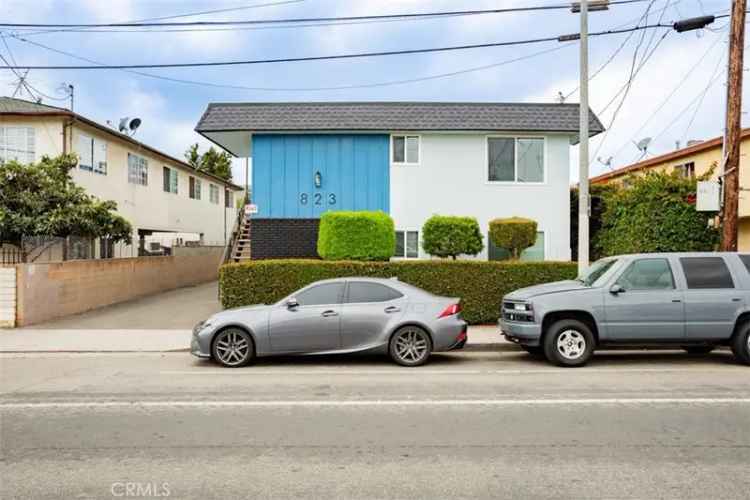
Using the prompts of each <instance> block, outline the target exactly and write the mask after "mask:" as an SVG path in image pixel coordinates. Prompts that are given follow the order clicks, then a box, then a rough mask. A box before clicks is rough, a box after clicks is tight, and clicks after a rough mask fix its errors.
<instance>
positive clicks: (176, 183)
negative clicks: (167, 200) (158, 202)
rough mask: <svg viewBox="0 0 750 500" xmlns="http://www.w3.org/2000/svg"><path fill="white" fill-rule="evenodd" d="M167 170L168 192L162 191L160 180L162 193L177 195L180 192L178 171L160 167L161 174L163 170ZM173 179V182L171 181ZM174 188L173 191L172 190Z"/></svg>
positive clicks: (172, 168) (165, 166)
mask: <svg viewBox="0 0 750 500" xmlns="http://www.w3.org/2000/svg"><path fill="white" fill-rule="evenodd" d="M165 168H166V169H167V170H168V171H169V191H164V186H163V184H164V183H163V179H162V191H164V192H165V193H169V194H179V192H180V174H179V171H178V170H177V169H176V168H174V167H168V166H167V165H164V166H163V167H162V173H163V172H164V169H165ZM173 179H174V181H173ZM172 188H174V190H172Z"/></svg>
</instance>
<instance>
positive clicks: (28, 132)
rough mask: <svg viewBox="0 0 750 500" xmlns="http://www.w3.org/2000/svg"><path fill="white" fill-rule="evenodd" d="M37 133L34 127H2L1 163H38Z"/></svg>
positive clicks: (0, 139)
mask: <svg viewBox="0 0 750 500" xmlns="http://www.w3.org/2000/svg"><path fill="white" fill-rule="evenodd" d="M35 150H36V132H35V130H34V128H33V127H0V163H5V162H6V161H11V160H15V161H17V162H19V163H25V164H28V163H34V161H36V154H35V153H36V151H35Z"/></svg>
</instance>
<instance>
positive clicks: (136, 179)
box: [127, 153, 148, 186]
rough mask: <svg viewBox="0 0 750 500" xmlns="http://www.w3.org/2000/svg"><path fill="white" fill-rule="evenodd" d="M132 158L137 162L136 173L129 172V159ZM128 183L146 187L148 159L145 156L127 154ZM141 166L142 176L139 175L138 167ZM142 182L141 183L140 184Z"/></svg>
mask: <svg viewBox="0 0 750 500" xmlns="http://www.w3.org/2000/svg"><path fill="white" fill-rule="evenodd" d="M131 156H132V157H133V158H135V159H136V161H137V166H138V167H139V171H138V172H133V171H131V165H130V157H131ZM127 158H128V159H127V162H128V183H129V184H135V185H136V186H148V158H146V157H145V156H141V155H137V154H135V153H128V157H127ZM141 160H142V161H141ZM141 166H143V175H141V172H140V167H141ZM141 181H143V182H141Z"/></svg>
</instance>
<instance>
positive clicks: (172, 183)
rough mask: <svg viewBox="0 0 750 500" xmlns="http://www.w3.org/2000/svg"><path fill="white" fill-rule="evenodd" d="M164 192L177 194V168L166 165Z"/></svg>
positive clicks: (164, 170)
mask: <svg viewBox="0 0 750 500" xmlns="http://www.w3.org/2000/svg"><path fill="white" fill-rule="evenodd" d="M163 172H164V192H165V193H174V194H177V169H174V168H169V167H164V169H163Z"/></svg>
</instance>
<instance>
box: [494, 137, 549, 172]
mask: <svg viewBox="0 0 750 500" xmlns="http://www.w3.org/2000/svg"><path fill="white" fill-rule="evenodd" d="M487 180H488V181H489V182H518V183H524V182H544V138H543V137H488V138H487Z"/></svg>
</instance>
